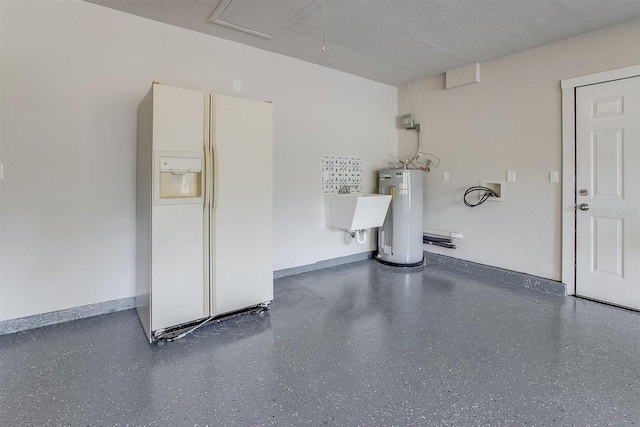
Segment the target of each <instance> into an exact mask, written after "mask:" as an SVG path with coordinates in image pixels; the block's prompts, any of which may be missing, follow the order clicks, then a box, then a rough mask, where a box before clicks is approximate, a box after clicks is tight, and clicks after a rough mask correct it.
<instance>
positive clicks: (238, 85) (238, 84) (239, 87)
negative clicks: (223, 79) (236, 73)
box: [233, 79, 242, 92]
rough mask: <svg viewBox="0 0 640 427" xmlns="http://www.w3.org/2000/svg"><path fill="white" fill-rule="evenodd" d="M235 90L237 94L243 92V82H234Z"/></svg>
mask: <svg viewBox="0 0 640 427" xmlns="http://www.w3.org/2000/svg"><path fill="white" fill-rule="evenodd" d="M233 90H235V91H236V92H242V81H240V80H237V79H236V80H234V81H233Z"/></svg>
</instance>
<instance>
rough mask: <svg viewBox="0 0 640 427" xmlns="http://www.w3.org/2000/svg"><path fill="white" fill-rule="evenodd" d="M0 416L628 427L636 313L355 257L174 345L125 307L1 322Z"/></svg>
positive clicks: (72, 422)
mask: <svg viewBox="0 0 640 427" xmlns="http://www.w3.org/2000/svg"><path fill="white" fill-rule="evenodd" d="M0 424H1V425H3V426H36V425H38V426H39V425H52V426H58V425H64V426H67V425H68V426H85V425H87V426H126V425H130V426H141V425H152V426H205V425H210V426H226V425H242V426H255V425H277V426H286V425H294V426H299V425H336V426H356V425H362V426H381V425H385V426H401V425H414V426H415V425H443V426H449V425H451V426H461V425H490V426H497V425H577V426H584V425H640V314H638V313H635V312H631V311H627V310H623V309H618V308H614V307H608V306H605V305H601V304H598V303H594V302H589V301H584V300H579V299H574V298H564V297H558V296H553V295H547V294H543V293H540V292H537V291H533V290H529V289H526V288H518V287H510V286H506V285H504V284H501V285H496V284H493V283H488V282H486V281H483V280H475V279H474V278H473V277H470V276H469V275H466V274H465V273H452V272H448V271H446V270H445V269H444V267H441V266H437V265H431V266H428V267H427V268H425V269H410V270H406V269H397V268H393V267H387V266H383V265H380V264H378V263H376V262H375V261H373V260H369V261H362V262H357V263H354V264H350V265H344V266H339V267H333V268H330V269H326V270H321V271H316V272H311V273H305V274H302V275H298V276H291V277H287V278H283V279H278V280H277V281H276V300H275V301H274V303H273V306H272V309H271V311H270V312H269V313H267V314H264V315H257V314H256V315H250V316H245V317H242V318H238V319H233V320H230V321H227V322H221V323H217V324H212V325H208V326H206V327H203V328H201V329H200V330H198V331H196V332H195V333H194V334H192V335H190V336H188V337H186V338H184V339H182V340H180V341H176V342H174V343H168V344H164V345H152V346H150V345H149V344H147V342H146V341H145V337H144V334H143V332H142V328H141V327H140V325H139V323H138V319H137V317H136V314H135V312H134V311H132V310H129V311H124V312H120V313H115V314H108V315H104V316H99V317H94V318H90V319H85V320H79V321H75V322H70V323H67V324H62V325H56V326H49V327H46V328H41V329H38V330H33V331H28V332H21V333H18V334H14V335H7V336H2V337H0Z"/></svg>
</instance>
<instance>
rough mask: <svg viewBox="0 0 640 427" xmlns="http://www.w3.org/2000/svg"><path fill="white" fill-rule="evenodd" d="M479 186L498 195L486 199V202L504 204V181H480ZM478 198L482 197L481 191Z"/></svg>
mask: <svg viewBox="0 0 640 427" xmlns="http://www.w3.org/2000/svg"><path fill="white" fill-rule="evenodd" d="M480 185H481V186H482V187H487V188H489V189H491V190H493V191H495V193H496V194H497V195H498V197H489V198H488V199H487V201H492V202H504V199H505V197H504V196H505V194H504V193H505V191H504V189H505V187H506V186H507V183H506V182H505V181H485V180H483V181H480ZM479 195H480V198H482V196H483V195H484V193H483V192H482V191H480V192H479Z"/></svg>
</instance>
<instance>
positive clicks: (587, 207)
mask: <svg viewBox="0 0 640 427" xmlns="http://www.w3.org/2000/svg"><path fill="white" fill-rule="evenodd" d="M578 208H580V210H581V211H588V210H589V205H588V204H586V203H580V204H579V205H578Z"/></svg>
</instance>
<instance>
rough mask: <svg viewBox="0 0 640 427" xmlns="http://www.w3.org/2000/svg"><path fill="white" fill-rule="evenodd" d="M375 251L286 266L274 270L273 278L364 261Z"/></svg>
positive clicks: (372, 255)
mask: <svg viewBox="0 0 640 427" xmlns="http://www.w3.org/2000/svg"><path fill="white" fill-rule="evenodd" d="M375 253H376V252H375V251H370V252H362V253H359V254H353V255H347V256H343V257H339V258H333V259H327V260H323V261H318V262H316V263H314V264H307V265H301V266H300V267H292V268H285V269H282V270H276V271H274V272H273V278H274V279H279V278H281V277H288V276H294V275H296V274H301V273H308V272H310V271H315V270H322V269H323V268H329V267H335V266H337V265H342V264H349V263H352V262H356V261H362V260H365V259H371V258H373V257H374V255H375Z"/></svg>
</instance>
